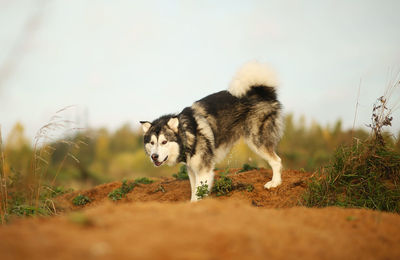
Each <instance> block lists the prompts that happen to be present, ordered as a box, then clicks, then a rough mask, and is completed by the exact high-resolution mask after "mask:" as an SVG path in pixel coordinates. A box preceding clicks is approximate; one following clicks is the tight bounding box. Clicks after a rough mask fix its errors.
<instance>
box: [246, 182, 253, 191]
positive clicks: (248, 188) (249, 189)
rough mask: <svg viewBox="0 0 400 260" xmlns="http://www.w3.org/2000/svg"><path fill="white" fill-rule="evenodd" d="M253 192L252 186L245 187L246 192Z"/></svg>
mask: <svg viewBox="0 0 400 260" xmlns="http://www.w3.org/2000/svg"><path fill="white" fill-rule="evenodd" d="M253 190H254V186H253V184H247V185H246V191H248V192H252V191H253Z"/></svg>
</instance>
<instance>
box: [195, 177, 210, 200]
mask: <svg viewBox="0 0 400 260" xmlns="http://www.w3.org/2000/svg"><path fill="white" fill-rule="evenodd" d="M200 184H201V185H200V186H199V187H197V191H196V196H197V198H198V199H202V198H204V197H206V196H208V194H209V191H208V184H207V181H206V182H205V183H203V182H200Z"/></svg>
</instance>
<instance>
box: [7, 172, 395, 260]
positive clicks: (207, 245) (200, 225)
mask: <svg viewBox="0 0 400 260" xmlns="http://www.w3.org/2000/svg"><path fill="white" fill-rule="evenodd" d="M236 172H237V170H235V169H234V170H231V172H230V173H229V174H227V175H226V176H229V177H230V178H231V179H232V181H233V184H238V183H246V184H247V185H249V184H251V185H252V186H253V187H254V189H252V190H251V189H236V190H233V191H232V192H230V193H229V194H228V196H216V195H212V196H211V197H209V198H206V199H204V200H203V201H200V202H197V203H190V202H189V198H190V185H189V182H188V181H187V180H177V179H175V178H172V177H163V178H154V179H153V180H154V182H153V183H150V184H138V185H136V186H135V187H134V189H133V190H132V191H130V192H128V193H127V194H126V196H125V197H124V198H122V199H121V200H119V201H117V202H113V201H112V200H110V199H109V198H108V197H107V195H108V194H109V193H110V192H111V191H112V190H114V189H116V188H118V187H120V186H121V182H113V183H109V184H104V185H100V186H97V187H95V188H92V189H88V190H85V191H81V192H72V193H67V194H65V195H63V196H61V197H59V198H57V200H56V204H57V205H58V208H59V209H60V210H62V212H59V213H58V214H59V216H55V217H51V218H49V217H38V218H33V219H32V218H30V219H17V220H14V221H12V223H10V224H9V225H6V226H3V227H1V228H0V236H1V237H2V238H5V239H2V243H0V252H1V259H27V258H29V259H43V257H45V256H48V257H51V258H54V259H93V258H96V259H98V258H100V259H117V258H119V259H265V258H271V259H299V258H303V259H399V257H400V247H399V244H400V225H399V223H400V216H399V215H397V214H393V213H384V212H378V211H373V210H368V209H342V208H336V207H328V208H323V209H319V208H305V207H303V206H301V205H300V201H301V194H302V193H303V192H304V190H305V188H306V186H307V182H308V181H309V178H310V176H311V174H310V173H306V172H302V171H301V172H300V171H285V172H284V174H283V176H284V182H283V184H282V185H281V186H280V187H278V188H276V189H273V190H270V191H269V190H265V189H264V188H263V184H264V182H265V181H266V179H268V178H270V177H271V172H270V171H269V170H265V169H260V170H251V171H248V172H241V173H236ZM160 187H162V188H160ZM79 194H80V195H84V196H87V197H89V198H90V199H91V202H90V203H88V204H86V205H84V206H75V205H73V203H72V200H73V198H74V197H76V196H77V195H79Z"/></svg>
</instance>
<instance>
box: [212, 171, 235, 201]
mask: <svg viewBox="0 0 400 260" xmlns="http://www.w3.org/2000/svg"><path fill="white" fill-rule="evenodd" d="M233 189H234V186H233V184H232V179H231V178H229V177H228V176H226V175H222V176H221V177H220V178H219V179H218V180H216V181H215V183H214V186H213V187H212V192H214V193H216V195H217V196H224V195H227V194H228V193H229V192H231V191H232V190H233Z"/></svg>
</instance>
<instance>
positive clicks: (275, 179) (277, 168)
mask: <svg viewBox="0 0 400 260" xmlns="http://www.w3.org/2000/svg"><path fill="white" fill-rule="evenodd" d="M261 156H262V157H263V158H265V159H266V160H267V161H268V163H269V165H271V168H272V180H271V181H269V182H267V183H266V184H265V185H264V188H266V189H270V188H275V187H277V186H279V185H280V184H281V183H282V177H281V171H282V163H281V158H280V157H279V156H278V155H277V154H276V153H275V152H274V151H273V152H266V153H264V154H263V155H261Z"/></svg>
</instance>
